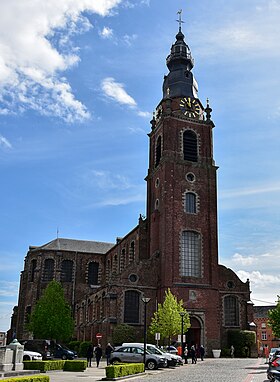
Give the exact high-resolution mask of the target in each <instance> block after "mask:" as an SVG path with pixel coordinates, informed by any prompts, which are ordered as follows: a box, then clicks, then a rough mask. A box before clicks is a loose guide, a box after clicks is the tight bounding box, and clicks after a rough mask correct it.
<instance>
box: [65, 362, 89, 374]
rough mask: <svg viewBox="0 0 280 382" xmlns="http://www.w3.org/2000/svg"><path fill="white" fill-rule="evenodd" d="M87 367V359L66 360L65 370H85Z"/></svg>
mask: <svg viewBox="0 0 280 382" xmlns="http://www.w3.org/2000/svg"><path fill="white" fill-rule="evenodd" d="M86 368H87V361H85V360H77V361H65V364H64V368H63V371H85V370H86Z"/></svg>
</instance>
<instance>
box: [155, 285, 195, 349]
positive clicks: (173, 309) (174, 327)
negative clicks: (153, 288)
mask: <svg viewBox="0 0 280 382" xmlns="http://www.w3.org/2000/svg"><path fill="white" fill-rule="evenodd" d="M180 312H185V315H184V325H183V331H184V333H185V332H186V331H187V330H188V328H189V327H190V317H189V314H188V313H187V312H186V310H185V309H184V307H183V300H180V301H178V300H177V298H176V296H174V295H173V294H172V293H171V291H170V289H169V288H168V290H167V291H166V292H165V299H164V302H163V304H158V309H157V311H156V312H155V313H154V316H153V318H152V321H151V325H150V327H149V330H150V333H152V334H155V333H160V334H161V337H162V338H168V343H169V344H170V339H171V337H173V336H175V335H177V334H181V330H182V318H181V316H180Z"/></svg>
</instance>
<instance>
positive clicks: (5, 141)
mask: <svg viewBox="0 0 280 382" xmlns="http://www.w3.org/2000/svg"><path fill="white" fill-rule="evenodd" d="M1 146H2V147H6V148H8V149H11V148H12V145H11V143H10V142H9V141H8V139H6V138H5V137H3V136H2V135H0V147H1Z"/></svg>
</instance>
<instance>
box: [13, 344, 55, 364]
mask: <svg viewBox="0 0 280 382" xmlns="http://www.w3.org/2000/svg"><path fill="white" fill-rule="evenodd" d="M19 342H20V343H21V344H22V345H23V346H24V350H28V351H34V352H37V353H40V354H41V355H42V359H43V360H48V359H52V355H51V341H50V340H19Z"/></svg>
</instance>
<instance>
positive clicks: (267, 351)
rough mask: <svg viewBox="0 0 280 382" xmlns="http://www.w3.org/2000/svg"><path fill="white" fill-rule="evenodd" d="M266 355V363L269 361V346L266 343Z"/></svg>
mask: <svg viewBox="0 0 280 382" xmlns="http://www.w3.org/2000/svg"><path fill="white" fill-rule="evenodd" d="M264 356H265V363H268V360H269V348H268V346H267V345H264Z"/></svg>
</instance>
